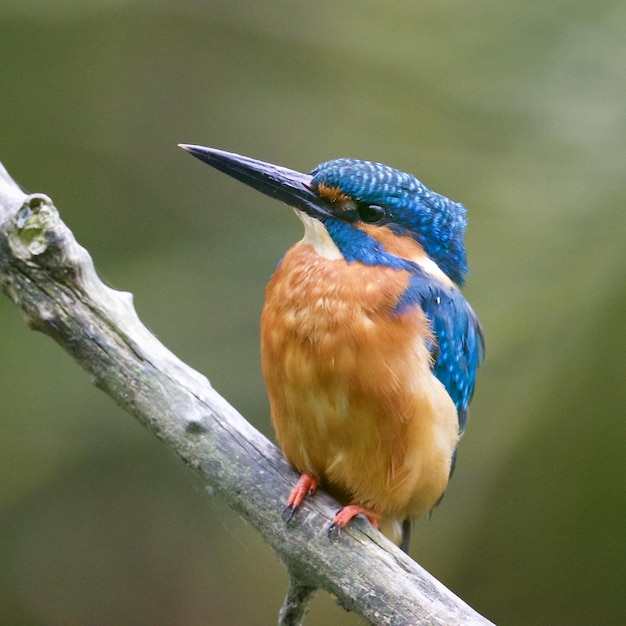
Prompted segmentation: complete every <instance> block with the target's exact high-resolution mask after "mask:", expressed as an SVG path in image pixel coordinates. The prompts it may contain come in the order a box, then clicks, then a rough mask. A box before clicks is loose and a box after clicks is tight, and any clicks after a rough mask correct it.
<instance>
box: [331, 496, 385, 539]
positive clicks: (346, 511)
mask: <svg viewBox="0 0 626 626" xmlns="http://www.w3.org/2000/svg"><path fill="white" fill-rule="evenodd" d="M357 515H365V517H367V519H368V520H369V523H370V524H371V525H372V526H373V527H374V528H378V520H379V519H380V515H379V514H378V513H374V511H372V510H371V509H366V508H365V507H364V506H361V505H360V504H349V505H348V506H344V507H343V508H342V509H339V511H337V515H335V518H334V519H333V521H332V524H331V525H330V526H329V527H328V538H329V539H330V540H331V541H336V540H337V539H339V536H340V535H341V530H342V528H343V527H344V526H345V525H346V524H347V523H348V522H349V521H350V520H351V519H352V518H353V517H356V516H357Z"/></svg>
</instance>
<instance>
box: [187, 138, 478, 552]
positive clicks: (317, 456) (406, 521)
mask: <svg viewBox="0 0 626 626" xmlns="http://www.w3.org/2000/svg"><path fill="white" fill-rule="evenodd" d="M180 147H182V148H183V149H185V150H186V151H188V152H189V153H190V154H192V155H193V156H195V157H197V158H198V159H200V160H202V161H203V162H205V163H207V164H209V165H211V166H212V167H214V168H215V169H217V170H220V171H221V172H224V173H226V174H228V175H230V176H232V177H233V178H235V179H237V180H239V181H241V182H243V183H245V184H247V185H249V186H251V187H253V188H254V189H257V190H258V191H261V192H262V193H264V194H266V195H268V196H270V197H272V198H276V199H277V200H280V201H282V202H284V203H286V204H287V205H290V206H291V207H293V209H294V210H295V213H296V215H297V216H298V217H299V218H300V220H301V221H302V223H303V224H304V237H303V238H302V239H301V240H300V241H299V242H298V243H296V244H295V245H294V246H292V247H291V248H290V249H289V250H288V251H287V252H286V254H285V255H284V256H283V258H282V259H281V261H280V262H279V264H278V267H277V268H276V270H275V272H274V274H273V275H272V277H271V279H270V281H269V283H268V285H267V287H266V297H265V304H264V307H263V312H262V315H261V365H262V370H263V376H264V379H265V384H266V387H267V393H268V397H269V403H270V410H271V418H272V424H273V426H274V430H275V432H276V438H277V440H278V444H279V445H280V447H281V449H282V450H283V452H284V454H285V457H286V458H287V460H288V461H289V462H290V463H291V465H292V466H293V467H294V468H295V469H296V470H297V472H299V473H300V479H299V480H298V482H297V484H296V485H295V487H294V489H293V491H292V492H291V495H290V496H289V498H288V499H287V501H286V508H285V510H284V512H283V517H284V518H285V520H286V521H287V522H289V521H290V520H291V519H292V518H293V517H294V515H295V513H296V512H297V510H298V509H299V507H300V506H301V505H302V503H303V502H304V500H305V499H306V498H307V497H311V496H313V495H314V493H315V491H316V490H317V489H318V488H323V489H324V490H325V491H327V492H328V493H330V494H331V495H333V496H334V497H335V498H336V499H337V500H338V501H339V503H340V504H341V505H343V508H342V509H340V510H339V511H338V512H337V514H336V515H335V517H334V519H333V521H332V523H331V525H330V527H329V529H328V532H329V536H331V538H335V539H336V538H337V537H338V535H339V534H340V532H341V529H342V528H344V527H345V526H346V524H348V523H349V522H350V520H352V519H353V518H354V517H355V516H357V515H364V516H365V517H366V518H367V519H368V520H369V521H370V522H371V524H372V525H373V526H375V527H377V528H379V529H380V530H381V531H382V532H383V534H385V535H386V536H387V537H388V538H390V539H391V540H392V541H394V542H395V543H396V544H398V545H400V546H401V547H402V548H403V549H404V550H405V551H406V550H407V548H408V541H409V534H410V527H411V524H410V520H412V519H413V518H415V517H418V516H420V515H424V514H428V513H430V511H431V510H432V509H433V507H434V506H435V505H436V504H437V503H438V502H439V500H440V499H441V498H442V496H443V494H444V491H445V489H446V487H447V485H448V481H449V478H450V476H451V474H452V471H453V469H454V465H455V459H456V451H457V444H458V442H459V438H460V436H461V435H462V433H463V431H464V429H465V424H466V419H467V414H468V405H469V403H470V400H471V398H472V395H473V392H474V383H475V378H476V370H477V368H478V366H479V365H480V363H481V361H482V359H483V354H484V339H483V331H482V328H481V325H480V322H479V321H478V318H477V316H476V314H475V313H474V311H473V310H472V308H471V306H470V305H469V303H468V302H467V301H466V300H465V298H464V296H463V295H462V294H461V291H460V288H461V287H462V285H463V283H464V280H465V276H466V274H467V272H468V266H467V260H466V252H465V245H464V234H465V228H466V209H465V208H464V207H463V205H462V204H460V203H458V202H453V201H452V200H449V199H448V198H446V197H444V196H442V195H439V194H438V193H435V192H434V191H431V190H430V189H428V188H427V187H426V186H425V185H423V184H422V183H421V182H420V181H419V180H417V178H415V177H414V176H413V175H411V174H408V173H404V172H401V171H399V170H397V169H394V168H392V167H389V166H387V165H383V164H381V163H375V162H371V161H362V160H357V159H350V158H341V159H335V160H332V161H327V162H324V163H322V164H320V165H318V166H317V167H315V168H314V169H313V170H312V171H311V172H310V173H309V174H303V173H300V172H297V171H294V170H291V169H288V168H286V167H281V166H278V165H273V164H271V163H266V162H264V161H259V160H256V159H253V158H249V157H245V156H241V155H238V154H234V153H231V152H225V151H223V150H217V149H214V148H207V147H204V146H198V145H191V144H180Z"/></svg>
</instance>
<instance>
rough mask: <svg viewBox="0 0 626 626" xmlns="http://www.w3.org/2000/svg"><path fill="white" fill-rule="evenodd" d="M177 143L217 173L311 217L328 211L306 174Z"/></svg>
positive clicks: (220, 151)
mask: <svg viewBox="0 0 626 626" xmlns="http://www.w3.org/2000/svg"><path fill="white" fill-rule="evenodd" d="M178 145H179V146H180V147H181V148H182V149H183V150H186V151H187V152H189V154H192V155H193V156H195V157H196V158H198V159H200V160H201V161H204V162H205V163H208V164H209V165H211V166H212V167H214V168H215V169H217V170H219V171H220V172H224V173H225V174H228V175H229V176H232V177H233V178H236V179H237V180H238V181H241V182H242V183H245V184H246V185H250V187H253V188H254V189H256V190H258V191H260V192H262V193H264V194H265V195H267V196H270V197H271V198H276V199H277V200H280V201H281V202H285V203H286V204H288V205H290V206H292V207H295V208H296V209H300V210H301V211H304V212H305V213H307V214H308V215H311V216H312V217H316V218H318V219H323V218H324V217H325V216H327V215H330V213H331V207H330V205H329V204H328V203H327V202H326V201H325V200H323V199H322V198H320V197H319V196H318V195H317V194H316V193H315V192H314V191H313V190H312V189H311V186H310V185H311V176H309V174H301V173H300V172H296V171H295V170H290V169H289V168H287V167H281V166H280V165H272V164H271V163H265V162H264V161H258V160H257V159H251V158H250V157H245V156H241V155H239V154H235V153H234V152H225V151H224V150H216V149H215V148H205V147H204V146H195V145H192V144H186V143H180V144H178Z"/></svg>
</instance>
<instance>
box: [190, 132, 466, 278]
mask: <svg viewBox="0 0 626 626" xmlns="http://www.w3.org/2000/svg"><path fill="white" fill-rule="evenodd" d="M181 147H182V148H184V149H185V150H187V151H188V152H190V153H191V154H192V155H193V156H195V157H197V158H199V159H201V160H202V161H204V162H205V163H208V164H209V165H211V166H213V167H215V168H216V169H218V170H220V171H222V172H224V173H226V174H229V175H230V176H233V177H234V178H236V179H237V180H240V181H241V182H244V183H246V184H248V185H250V186H251V187H254V188H255V189H257V190H259V191H262V192H263V193H265V194H267V195H269V196H271V197H273V198H276V199H278V200H281V201H283V202H285V203H287V204H289V205H291V206H292V207H294V208H295V209H296V210H297V212H298V213H299V215H300V216H301V217H302V219H303V221H304V223H305V227H306V228H307V230H308V231H316V232H315V237H317V238H318V240H319V236H320V229H321V232H322V234H323V236H324V237H326V233H327V234H328V236H329V237H330V240H329V241H332V243H331V245H333V244H334V246H336V248H335V250H336V251H337V254H338V255H339V254H340V255H341V256H343V257H344V258H345V260H346V261H348V262H354V261H360V262H362V263H365V264H367V265H387V266H390V267H394V268H398V269H409V264H410V263H412V262H414V260H415V258H416V257H417V256H419V255H421V256H422V257H424V256H425V257H427V259H428V260H429V262H432V263H434V264H436V266H437V267H438V268H439V270H441V271H442V272H443V273H444V274H445V275H446V276H447V277H448V278H449V279H450V280H451V281H453V282H454V283H456V284H458V285H462V284H463V281H464V278H465V275H466V273H467V261H466V256H465V246H464V243H463V237H464V234H465V226H466V220H465V208H464V207H463V205H461V204H459V203H457V202H452V201H451V200H449V199H448V198H446V197H444V196H441V195H439V194H437V193H435V192H433V191H430V190H429V189H428V188H427V187H425V186H424V185H423V184H422V183H421V182H420V181H419V180H417V179H416V178H415V177H414V176H412V175H411V174H407V173H404V172H401V171H399V170H396V169H394V168H392V167H389V166H387V165H383V164H381V163H373V162H370V161H359V160H357V159H336V160H334V161H327V162H325V163H322V164H320V165H318V166H317V167H316V168H315V169H313V171H312V172H311V173H310V174H301V173H300V172H296V171H294V170H290V169H287V168H284V167H280V166H276V165H272V164H269V163H265V162H263V161H258V160H256V159H251V158H249V157H243V156H240V155H237V154H233V153H230V152H224V151H222V150H216V149H213V148H205V147H203V146H196V145H188V144H181ZM320 225H321V226H320Z"/></svg>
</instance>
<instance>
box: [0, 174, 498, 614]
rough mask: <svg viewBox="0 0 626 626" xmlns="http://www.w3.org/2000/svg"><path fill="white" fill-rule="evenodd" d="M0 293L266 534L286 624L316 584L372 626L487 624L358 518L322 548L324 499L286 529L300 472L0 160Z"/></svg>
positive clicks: (329, 510) (326, 517)
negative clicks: (152, 326)
mask: <svg viewBox="0 0 626 626" xmlns="http://www.w3.org/2000/svg"><path fill="white" fill-rule="evenodd" d="M0 287H1V288H2V290H3V291H4V293H6V294H7V295H8V296H9V297H10V298H11V299H12V300H13V301H14V302H15V303H16V304H17V305H18V306H20V307H21V308H22V310H23V311H24V313H25V315H26V320H27V323H28V324H29V326H31V328H34V329H36V330H39V331H42V332H43V333H45V334H47V335H49V336H50V337H52V338H53V339H54V340H55V341H57V342H58V343H59V344H60V345H61V346H62V347H63V348H65V349H66V350H67V351H68V352H69V353H70V354H71V355H72V356H73V357H74V358H75V359H76V361H77V362H78V363H79V364H80V365H81V366H82V367H83V368H84V369H85V370H87V372H89V374H90V375H91V377H92V379H93V381H94V384H95V385H97V386H98V387H100V388H101V389H103V390H104V391H105V392H106V393H107V394H108V395H109V396H111V398H112V399H113V400H115V402H117V403H118V404H119V405H120V406H122V407H123V408H124V409H126V410H127V411H128V412H129V413H131V414H132V415H134V416H135V417H136V418H137V419H138V420H139V421H140V422H141V423H143V424H144V425H145V426H146V427H147V428H148V429H149V430H150V431H152V432H153V433H154V434H155V435H156V436H157V437H158V438H159V439H161V441H163V442H164V443H165V444H166V445H168V446H169V447H171V448H172V449H173V450H174V451H175V452H176V453H177V454H178V455H179V456H180V457H181V458H182V459H183V461H184V462H185V463H186V464H187V465H189V467H191V468H192V469H193V470H195V471H196V472H197V473H199V474H200V475H201V477H202V478H203V480H204V481H205V482H206V483H208V484H210V485H211V486H212V487H213V488H214V489H215V490H216V491H218V492H219V493H220V494H221V495H222V496H223V497H224V499H225V500H226V501H227V502H228V504H229V505H230V506H231V507H232V508H233V509H235V510H236V511H237V512H238V513H240V514H241V515H242V516H243V517H245V518H246V519H247V520H248V521H249V522H250V523H251V524H252V525H253V526H254V527H255V528H256V529H257V530H258V531H259V532H260V533H261V534H262V535H263V538H264V539H265V541H266V542H267V543H268V544H269V545H271V546H272V548H273V549H274V550H275V551H276V552H277V554H278V555H279V557H280V558H281V560H282V561H283V563H284V564H285V565H286V567H287V568H288V570H289V571H290V574H291V577H292V586H291V588H290V592H289V594H288V596H287V598H286V600H285V604H284V605H283V609H282V611H281V619H282V620H283V623H293V624H297V623H299V621H301V620H302V619H303V614H304V612H305V611H306V603H307V602H308V600H309V599H310V598H311V597H312V595H313V593H314V590H315V589H317V588H321V589H325V590H326V591H328V592H330V593H332V594H334V595H335V596H336V597H337V598H338V600H339V602H340V603H341V604H342V605H343V606H345V607H346V608H348V609H350V610H352V611H354V612H356V613H358V614H360V615H362V616H363V617H364V618H365V619H366V620H368V621H369V622H370V623H372V624H394V625H397V624H419V625H426V624H429V625H444V624H445V625H450V624H464V625H466V626H470V625H476V626H478V625H481V626H485V625H487V624H490V623H491V622H489V621H488V620H486V619H484V618H483V617H481V616H480V615H479V614H478V613H476V612H475V611H474V610H473V609H471V608H470V607H469V606H467V605H466V604H465V603H463V602H462V601H461V600H460V599H459V598H457V597H456V596H455V595H454V594H452V593H451V592H450V591H449V590H448V589H446V588H445V587H444V586H443V585H442V584H441V583H440V582H438V581H437V580H436V579H434V578H433V577H432V576H431V575H430V574H428V572H426V571H425V570H424V569H422V568H421V567H420V566H419V565H418V564H417V563H415V562H414V561H412V560H411V559H410V558H409V557H408V556H407V555H405V554H404V553H402V552H401V551H400V550H398V549H397V548H396V547H395V546H393V545H392V544H391V543H390V542H389V541H387V540H386V539H385V538H384V537H383V536H382V535H381V534H380V533H378V532H377V531H376V530H374V529H373V528H372V527H371V526H369V525H368V524H367V523H366V522H361V521H358V522H355V523H352V524H350V526H349V527H348V528H347V529H346V530H345V531H344V532H343V533H342V536H341V539H340V540H339V541H337V542H335V543H330V542H329V541H328V538H327V536H326V530H325V529H326V528H327V527H328V524H329V523H330V521H331V520H332V517H333V515H334V512H335V511H336V509H337V507H338V505H337V504H336V503H335V502H334V501H333V500H332V499H331V498H329V497H328V496H326V495H325V494H322V493H319V494H318V495H317V496H316V497H315V499H314V500H313V501H311V502H307V503H306V504H305V505H304V506H303V508H302V510H300V511H299V512H298V515H297V516H296V518H295V519H294V520H293V521H292V522H291V523H290V524H289V525H286V524H285V523H284V521H283V520H282V518H281V511H282V508H283V503H284V502H285V500H286V498H287V496H288V495H289V492H290V489H291V487H292V486H293V485H294V483H295V481H296V480H297V475H296V474H295V473H294V471H293V470H292V469H291V468H290V466H289V465H288V463H287V462H286V461H285V460H284V458H283V456H282V455H281V453H280V452H279V451H278V450H277V449H276V447H275V446H274V445H272V444H271V443H270V442H269V441H268V440H267V439H266V438H265V437H264V436H263V435H262V434H260V433H259V432H258V431H256V430H255V429H254V428H253V427H252V426H251V425H250V424H249V423H248V422H247V421H246V420H245V419H244V418H243V417H242V416H241V415H239V413H237V411H236V410H235V409H234V408H233V407H231V406H230V405H229V404H228V403H227V402H226V401H225V400H224V399H223V398H222V397H221V396H220V395H219V394H218V393H217V392H216V391H215V390H214V389H213V388H212V387H211V385H210V383H209V381H208V380H207V379H206V378H205V377H204V376H202V375H201V374H199V373H198V372H196V371H194V370H193V369H191V368H190V367H188V366H187V365H185V364H184V363H183V362H181V361H180V360H179V359H178V358H176V356H174V355H173V354H172V353H171V352H169V351H168V350H167V349H166V348H165V347H164V346H163V345H162V344H161V343H160V342H159V341H158V340H157V339H156V338H155V337H154V336H153V335H152V334H151V333H150V332H149V331H148V330H147V329H146V328H145V326H144V325H143V324H142V323H141V321H140V320H139V318H138V317H137V314H136V313H135V310H134V308H133V305H132V296H131V295H130V294H128V293H123V292H119V291H115V290H113V289H110V288H109V287H107V286H106V285H104V284H103V283H102V282H101V281H100V279H99V278H98V276H97V274H96V272H95V269H94V266H93V262H92V260H91V257H90V256H89V254H88V253H87V251H86V250H85V249H84V248H82V247H81V246H80V245H79V244H78V243H77V242H76V240H75V239H74V236H73V234H72V233H71V231H70V230H69V229H68V228H67V226H66V225H65V224H64V223H63V222H62V221H61V219H60V217H59V214H58V212H57V210H56V208H55V207H54V205H53V204H52V201H51V200H50V198H48V197H47V196H46V195H44V194H31V195H26V194H25V193H23V192H22V191H21V189H20V188H19V187H18V186H17V184H16V183H15V182H14V181H13V180H12V178H11V177H10V176H9V174H8V173H7V172H6V170H5V169H4V167H2V165H1V164H0ZM286 620H287V621H286ZM288 620H291V621H288Z"/></svg>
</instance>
